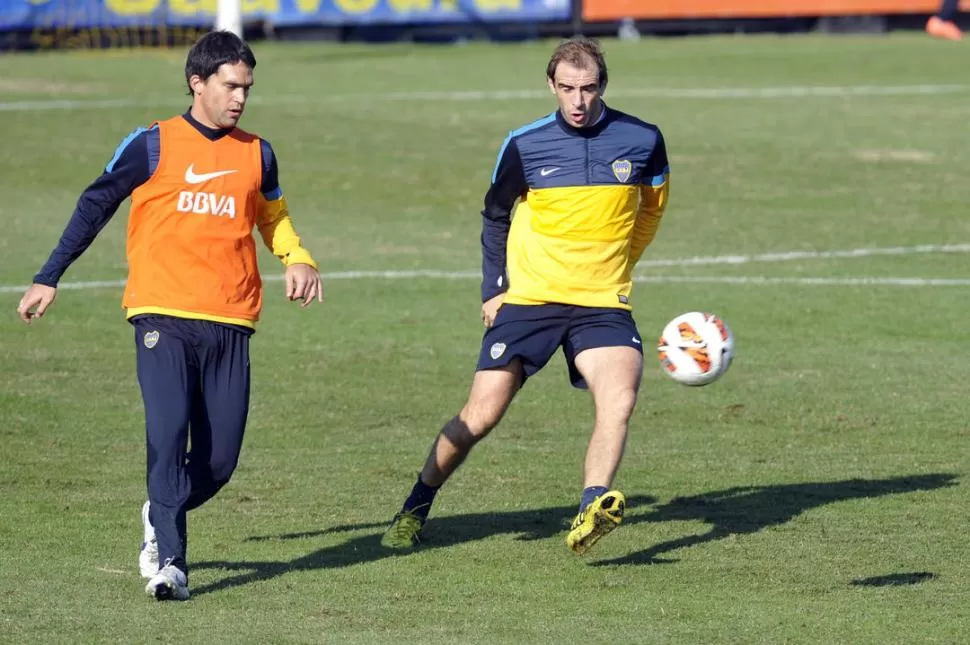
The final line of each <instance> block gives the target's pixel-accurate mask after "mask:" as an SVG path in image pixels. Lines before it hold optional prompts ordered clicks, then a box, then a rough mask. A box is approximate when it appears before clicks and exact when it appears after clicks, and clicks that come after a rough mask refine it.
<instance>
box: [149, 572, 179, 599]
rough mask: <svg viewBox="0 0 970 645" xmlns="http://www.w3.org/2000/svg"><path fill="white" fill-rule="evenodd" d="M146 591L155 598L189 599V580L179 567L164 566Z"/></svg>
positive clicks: (150, 581)
mask: <svg viewBox="0 0 970 645" xmlns="http://www.w3.org/2000/svg"><path fill="white" fill-rule="evenodd" d="M145 593H147V594H148V595H149V596H151V597H152V598H154V599H155V600H188V599H189V581H188V579H187V578H186V577H185V574H184V573H183V572H182V570H181V569H179V568H178V567H173V566H172V565H170V564H167V565H165V566H164V567H162V568H161V569H160V570H159V572H158V573H156V574H155V575H154V576H153V577H152V579H151V580H149V581H148V584H147V585H146V586H145Z"/></svg>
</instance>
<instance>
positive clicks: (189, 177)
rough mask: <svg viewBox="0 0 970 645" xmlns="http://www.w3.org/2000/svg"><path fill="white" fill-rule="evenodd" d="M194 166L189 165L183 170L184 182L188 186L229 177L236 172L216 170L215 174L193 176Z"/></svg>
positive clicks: (207, 173)
mask: <svg viewBox="0 0 970 645" xmlns="http://www.w3.org/2000/svg"><path fill="white" fill-rule="evenodd" d="M194 165H195V164H190V165H189V167H188V168H186V169H185V181H187V182H188V183H190V184H201V183H203V182H206V181H209V180H210V179H215V178H216V177H222V176H223V175H231V174H232V173H234V172H238V171H237V170H217V171H216V172H206V173H202V174H201V175H197V174H195V172H194V171H193V169H192V167H193V166H194Z"/></svg>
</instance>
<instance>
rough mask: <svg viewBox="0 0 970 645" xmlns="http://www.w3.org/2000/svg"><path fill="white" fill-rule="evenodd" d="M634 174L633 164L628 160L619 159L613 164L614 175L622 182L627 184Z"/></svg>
mask: <svg viewBox="0 0 970 645" xmlns="http://www.w3.org/2000/svg"><path fill="white" fill-rule="evenodd" d="M632 173H633V164H632V163H630V162H629V161H627V160H626V159H617V160H616V161H614V162H613V174H614V175H616V178H617V179H619V180H620V181H621V182H623V183H626V181H627V180H628V179H629V178H630V175H631V174H632Z"/></svg>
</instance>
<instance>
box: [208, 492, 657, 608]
mask: <svg viewBox="0 0 970 645" xmlns="http://www.w3.org/2000/svg"><path fill="white" fill-rule="evenodd" d="M654 502H656V499H655V498H653V497H649V496H646V495H635V496H631V497H628V498H627V505H628V507H630V508H635V507H637V506H641V505H643V506H646V505H649V504H653V503H654ZM576 510H577V507H576V506H575V505H571V506H557V507H553V508H541V509H534V510H521V511H509V512H504V513H503V512H499V513H472V514H467V515H453V516H450V517H438V516H435V517H433V518H432V519H431V521H429V522H428V526H427V528H426V530H425V536H424V538H423V541H422V542H421V546H420V550H421V551H426V550H428V549H436V548H441V547H449V546H454V545H456V544H461V543H463V542H473V541H475V540H483V539H485V538H488V537H492V536H494V535H503V534H509V535H514V536H515V538H514V539H516V540H521V541H531V540H544V539H546V538H551V537H555V536H557V535H560V534H561V535H562V537H563V539H565V530H566V529H568V528H569V522H570V521H571V520H572V518H573V516H575V514H576ZM388 519H389V518H388ZM386 527H387V522H379V523H373V522H371V523H362V524H349V525H343V526H335V527H332V528H329V529H322V530H318V531H302V532H296V533H284V534H282V535H261V536H254V537H250V538H247V541H256V542H263V541H284V540H299V539H311V538H316V537H322V536H325V535H332V534H337V533H349V532H355V531H363V530H373V529H377V532H374V533H370V534H368V535H363V536H360V537H354V538H351V539H350V540H348V541H346V542H343V543H341V544H337V545H335V546H330V547H326V548H323V549H318V550H316V551H313V552H312V553H309V554H307V555H305V556H302V557H299V558H294V559H293V560H285V561H263V562H226V561H207V562H198V563H194V564H193V565H192V568H193V569H196V570H198V569H224V570H228V571H235V572H239V573H236V574H234V575H230V576H229V577H227V578H223V579H222V580H218V581H216V582H212V583H209V584H204V585H200V586H199V587H193V588H192V595H193V596H200V595H204V594H207V593H212V592H214V591H219V590H221V589H227V588H229V587H237V586H240V585H246V584H250V583H253V582H258V581H261V580H269V579H272V578H276V577H278V576H281V575H283V574H286V573H290V572H294V571H314V570H317V569H334V568H340V567H348V566H351V565H354V564H360V563H363V562H374V561H376V560H381V559H383V558H387V557H394V556H397V555H401V552H400V551H393V550H390V549H385V548H384V547H382V546H381V544H380V541H381V535H383V532H384V529H385V528H386ZM562 548H563V549H565V548H566V547H565V544H563V547H562ZM405 553H406V552H405Z"/></svg>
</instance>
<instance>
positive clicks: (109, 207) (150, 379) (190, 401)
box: [17, 31, 323, 600]
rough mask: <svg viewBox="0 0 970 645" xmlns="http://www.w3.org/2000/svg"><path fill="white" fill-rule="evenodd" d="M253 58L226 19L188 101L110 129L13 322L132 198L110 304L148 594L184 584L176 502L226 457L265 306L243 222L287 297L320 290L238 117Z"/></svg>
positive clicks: (193, 502)
mask: <svg viewBox="0 0 970 645" xmlns="http://www.w3.org/2000/svg"><path fill="white" fill-rule="evenodd" d="M255 67H256V59H255V57H254V56H253V53H252V51H251V50H250V48H249V46H248V45H247V44H246V43H244V42H243V41H242V40H241V39H240V38H238V37H237V36H235V35H234V34H232V33H230V32H225V31H217V32H212V33H209V34H207V35H205V36H203V37H202V38H201V39H200V40H199V41H198V42H197V43H196V44H195V45H194V46H193V47H192V48H191V50H190V51H189V54H188V58H187V60H186V65H185V79H186V82H187V84H188V87H189V93H190V94H191V96H192V105H191V107H190V108H189V110H188V111H187V112H186V113H185V114H182V115H179V116H176V117H173V118H170V119H167V120H165V121H158V122H155V123H152V124H151V125H150V126H149V127H148V128H138V129H136V130H135V131H134V132H132V133H131V134H130V135H128V137H126V138H125V139H124V140H123V141H122V142H121V144H120V145H119V146H118V149H117V150H116V151H115V154H114V156H113V157H112V158H111V160H110V161H109V162H108V164H107V166H106V167H105V169H104V172H103V173H102V174H101V176H100V177H98V178H97V179H96V180H95V181H94V182H93V183H92V184H91V185H90V186H89V187H88V188H87V189H86V190H85V191H84V193H83V194H82V195H81V197H80V199H79V200H78V203H77V207H76V209H75V211H74V214H73V215H72V217H71V219H70V221H69V222H68V224H67V228H66V229H65V231H64V234H63V235H62V237H61V239H60V242H59V243H58V245H57V247H56V248H55V249H54V251H53V253H51V255H50V258H49V259H48V260H47V263H46V264H45V265H44V266H43V268H42V269H41V270H40V271H39V272H38V273H37V275H36V276H34V279H33V284H32V285H31V286H30V287H29V288H28V289H27V292H26V293H25V294H24V296H23V298H22V299H21V300H20V305H19V306H18V308H17V312H18V313H19V315H20V317H21V319H22V320H23V321H24V322H25V323H30V322H32V321H33V320H35V319H37V318H40V317H41V316H43V315H44V313H45V312H46V311H47V309H48V308H49V307H50V305H51V304H52V303H53V302H54V298H55V296H56V293H57V285H58V282H59V281H60V279H61V277H62V276H63V275H64V273H65V271H67V269H68V267H69V266H70V265H71V263H72V262H74V260H76V259H77V258H78V257H79V256H80V255H81V254H82V253H83V252H84V251H85V250H86V249H87V248H88V246H89V245H90V244H91V243H92V242H93V241H94V238H95V237H96V236H97V234H98V232H99V231H100V230H101V229H102V228H103V227H104V226H105V225H106V224H107V223H108V220H110V219H111V217H112V216H113V215H114V213H115V212H116V211H117V209H118V208H119V206H120V205H121V203H122V202H123V201H124V200H125V199H126V198H128V197H129V196H130V197H131V211H130V214H129V217H128V242H127V257H128V267H129V269H128V281H127V285H126V287H125V292H124V297H123V301H122V306H123V308H124V309H125V310H126V317H127V319H128V321H129V322H130V323H131V324H132V326H133V327H134V329H135V347H136V351H137V371H138V382H139V385H140V387H141V393H142V399H143V401H144V407H145V426H146V441H147V467H148V474H147V487H148V501H146V502H145V504H144V506H143V507H142V523H143V528H144V540H143V543H142V546H141V552H140V554H139V568H140V570H141V574H142V576H144V577H145V578H148V584H147V586H146V588H145V591H146V592H147V593H148V594H149V595H150V596H152V597H154V598H157V599H159V600H168V599H174V600H187V599H188V598H189V588H188V566H187V563H186V539H187V536H186V512H187V511H189V510H192V509H194V508H198V507H199V506H201V505H202V504H204V503H205V502H206V501H208V500H209V499H211V498H212V497H213V496H214V495H215V494H216V493H217V492H218V491H219V490H220V489H221V488H222V487H223V486H225V484H226V483H227V482H228V481H229V478H230V477H231V476H232V473H233V471H234V470H235V467H236V463H237V461H238V459H239V452H240V449H241V447H242V440H243V433H244V430H245V426H246V418H247V416H248V412H249V383H250V368H249V339H250V336H251V335H252V334H253V332H254V331H255V325H256V322H257V320H258V319H259V314H260V310H261V308H262V292H263V289H262V281H261V279H260V275H259V270H258V267H257V264H256V242H255V239H254V236H253V229H254V228H257V229H258V230H259V233H260V235H261V236H262V238H263V241H264V242H265V244H266V245H267V247H269V248H270V250H271V251H272V252H273V254H274V255H275V256H276V257H278V258H279V259H280V260H281V261H282V263H283V265H284V266H285V267H286V271H285V279H284V283H285V287H284V288H285V292H286V297H287V298H288V299H289V300H294V301H295V300H299V301H301V303H302V306H304V307H306V306H307V305H309V304H310V303H311V302H313V301H314V300H317V301H322V299H323V285H322V283H321V281H320V274H319V272H318V271H317V265H316V263H315V262H314V260H313V258H312V257H311V255H310V253H309V252H308V251H307V250H306V249H304V248H303V246H302V245H301V241H300V238H299V237H298V236H297V234H296V231H295V230H294V228H293V223H292V221H291V219H290V216H289V211H288V209H287V204H286V199H285V198H284V197H283V191H282V190H281V188H280V185H279V180H278V176H277V175H278V170H277V162H276V157H275V155H274V154H273V149H272V147H270V145H269V143H268V142H267V141H265V140H263V139H261V138H260V137H258V136H256V135H254V134H250V133H248V132H245V131H244V130H240V129H239V128H238V127H236V124H237V123H238V122H239V119H240V117H242V114H243V110H244V108H245V106H246V100H247V97H248V96H249V89H250V87H251V86H252V85H253V69H254V68H255ZM190 437H191V451H188V442H189V439H190Z"/></svg>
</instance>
